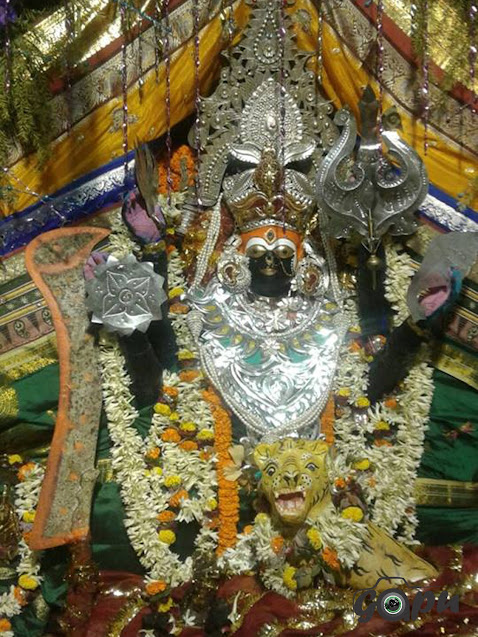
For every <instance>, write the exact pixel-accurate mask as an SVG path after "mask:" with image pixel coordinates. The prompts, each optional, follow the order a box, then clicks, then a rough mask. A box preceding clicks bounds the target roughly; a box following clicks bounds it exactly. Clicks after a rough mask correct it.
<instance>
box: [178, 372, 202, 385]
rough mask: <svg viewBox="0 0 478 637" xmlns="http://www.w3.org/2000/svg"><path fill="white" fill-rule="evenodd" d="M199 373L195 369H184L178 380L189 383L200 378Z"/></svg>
mask: <svg viewBox="0 0 478 637" xmlns="http://www.w3.org/2000/svg"><path fill="white" fill-rule="evenodd" d="M200 373H201V372H199V371H198V370H197V369H186V370H184V371H182V372H179V378H180V380H182V381H183V383H191V382H192V381H193V380H196V378H198V377H199V376H200Z"/></svg>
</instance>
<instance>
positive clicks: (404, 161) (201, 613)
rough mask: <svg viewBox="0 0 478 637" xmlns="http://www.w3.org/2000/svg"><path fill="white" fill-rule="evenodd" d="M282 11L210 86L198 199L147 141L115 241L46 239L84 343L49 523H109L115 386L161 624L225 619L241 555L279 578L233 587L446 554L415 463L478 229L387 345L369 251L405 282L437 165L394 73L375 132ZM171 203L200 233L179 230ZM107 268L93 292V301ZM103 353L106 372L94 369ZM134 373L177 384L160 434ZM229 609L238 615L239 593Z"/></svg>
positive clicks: (46, 272) (337, 575)
mask: <svg viewBox="0 0 478 637" xmlns="http://www.w3.org/2000/svg"><path fill="white" fill-rule="evenodd" d="M279 22H280V16H279V15H278V11H277V6H276V3H274V2H271V1H269V0H257V2H255V3H254V9H253V12H252V16H251V19H250V23H249V26H248V28H247V29H246V32H245V34H244V37H243V39H242V40H241V42H240V43H239V44H238V45H237V46H236V47H234V49H233V50H232V52H231V54H230V56H229V66H228V68H225V69H223V71H222V72H221V80H220V83H219V86H218V87H217V89H216V91H215V92H214V94H213V95H212V96H211V97H210V98H207V99H204V100H203V101H202V107H201V114H200V122H201V127H200V129H199V131H198V130H195V131H194V132H193V134H192V136H191V137H192V139H191V142H197V144H196V145H197V146H199V147H198V148H197V151H198V152H199V154H200V164H199V171H198V173H197V175H196V187H195V188H194V189H192V190H191V192H190V193H189V194H188V196H187V198H186V201H185V202H182V203H181V206H180V208H181V215H180V220H179V223H177V222H176V220H175V218H174V215H173V213H174V212H175V211H174V210H173V208H172V207H171V206H169V205H168V204H167V203H166V202H163V204H164V205H163V211H161V209H160V208H159V206H158V204H157V201H156V197H155V188H151V180H150V181H148V178H147V177H148V175H151V155H150V154H149V152H148V151H147V149H146V150H145V149H140V150H139V151H138V154H137V165H136V176H137V185H138V189H137V190H135V191H134V192H133V193H131V194H130V196H128V198H127V200H126V202H125V205H124V209H123V221H124V222H125V225H124V226H122V227H121V226H118V225H117V226H116V227H115V228H114V230H113V232H112V233H111V235H110V239H109V241H110V247H109V252H110V255H109V256H108V255H107V252H106V253H105V252H103V253H101V252H93V254H92V255H91V256H89V255H90V252H91V249H92V247H93V246H94V245H95V244H96V243H97V242H98V240H99V239H102V238H104V237H105V235H106V234H107V233H106V232H105V231H103V230H100V229H97V228H90V229H74V230H73V231H72V232H71V231H70V233H69V234H68V237H67V236H66V233H65V232H64V231H58V232H57V234H55V233H52V237H51V241H53V243H52V247H51V249H50V248H49V247H48V246H49V245H50V243H51V241H50V239H48V238H46V239H45V238H44V237H40V238H39V240H36V242H33V244H32V245H31V246H30V247H29V257H28V259H29V264H30V268H31V272H32V274H33V276H36V277H37V278H36V281H37V282H38V284H39V285H43V288H42V289H43V290H44V291H45V289H48V290H49V291H50V292H49V294H50V296H49V298H50V302H51V303H52V304H53V305H55V307H56V310H55V312H56V314H55V318H56V321H57V328H58V330H59V334H61V338H60V339H59V340H60V342H61V343H62V344H63V345H65V344H67V346H66V345H65V346H64V347H63V349H62V355H63V357H64V358H63V361H64V365H63V368H62V373H63V376H62V390H63V393H62V397H61V400H60V410H59V417H58V423H57V431H56V432H55V436H56V438H57V439H56V441H55V440H54V443H53V449H52V453H51V455H50V460H49V465H48V468H47V477H46V479H45V483H44V487H43V490H42V494H41V496H40V505H39V514H38V515H37V517H36V519H35V523H34V527H33V531H32V533H31V541H32V545H33V546H34V548H48V547H50V546H55V545H56V544H61V543H66V542H71V541H76V540H78V539H84V538H85V537H87V530H88V520H89V506H90V502H91V492H92V489H93V485H94V480H95V477H96V474H95V470H94V449H95V443H94V438H95V436H96V435H97V428H96V429H95V425H94V423H97V422H99V415H100V410H101V403H102V399H103V402H104V409H105V413H106V420H107V421H108V432H109V436H110V439H111V443H112V450H111V457H112V459H113V460H112V462H113V467H114V469H115V472H116V476H117V480H118V482H119V483H120V488H121V495H122V501H123V505H124V508H125V516H126V523H125V526H126V528H127V530H128V535H129V539H130V541H131V544H132V546H133V548H134V550H135V551H136V553H137V555H138V557H139V559H140V561H141V564H142V567H143V568H144V569H145V571H146V576H145V577H146V580H145V581H146V585H145V595H146V599H148V600H149V601H151V600H152V603H154V604H155V605H156V610H155V611H154V613H153V615H154V616H155V618H156V619H155V620H157V621H158V622H159V623H158V625H159V624H161V622H162V624H161V625H163V624H164V621H163V619H164V618H163V619H161V617H160V618H159V619H158V617H157V615H158V612H159V615H161V616H163V615H164V614H167V613H168V612H169V610H170V609H171V607H172V606H174V604H177V606H178V608H179V607H181V609H180V612H179V611H178V613H176V615H175V617H176V618H177V617H180V618H182V619H180V620H179V622H181V621H183V620H184V617H186V616H188V617H189V613H190V612H193V614H194V616H195V617H196V621H197V622H198V624H200V625H204V624H205V623H206V624H207V622H208V621H209V620H210V617H208V613H207V606H208V604H209V603H212V601H211V600H212V599H213V598H215V593H216V590H217V588H218V587H219V583H220V582H222V583H224V580H234V578H237V577H245V578H246V577H252V578H256V581H255V583H254V584H251V583H250V582H249V583H248V584H247V586H248V587H249V588H247V587H246V588H247V590H245V589H244V590H243V589H241V586H242V585H244V586H245V584H244V581H245V580H243V579H241V580H240V582H241V584H240V585H238V584H237V580H235V581H236V584H235V585H234V586H235V587H233V588H231V590H233V592H234V595H236V601H237V599H238V598H239V597H240V596H241V594H244V600H242V601H243V602H244V607H246V606H247V603H248V602H247V600H246V598H247V599H252V597H250V598H249V597H248V595H249V593H251V591H253V593H254V595H258V596H260V595H261V594H263V593H264V591H270V590H272V591H275V592H277V593H279V594H281V595H283V596H284V597H293V596H294V595H296V594H298V592H300V591H301V590H302V591H304V590H305V591H307V590H308V591H309V592H310V591H311V590H312V589H313V588H314V587H316V586H318V583H319V582H322V583H323V582H326V583H327V584H328V585H332V586H335V585H338V586H343V587H344V586H345V587H355V588H363V587H370V586H373V585H374V583H375V581H376V580H377V579H378V578H380V577H381V576H385V577H388V578H390V577H394V576H399V577H403V578H405V579H407V581H409V582H416V581H420V580H424V579H431V578H434V577H435V576H436V575H437V571H436V569H435V568H434V566H433V565H431V564H430V563H428V562H426V561H425V560H423V559H421V558H419V557H417V556H416V555H415V554H414V553H413V552H412V551H411V547H412V546H413V544H414V532H415V527H416V523H417V520H416V517H415V514H414V499H413V493H412V492H411V481H413V480H414V478H415V476H416V469H417V466H418V463H419V461H420V454H421V450H422V447H421V443H422V441H423V436H424V428H425V423H426V418H427V413H428V408H429V405H430V402H431V390H432V387H433V386H432V383H431V380H430V377H431V372H430V368H429V367H428V366H427V363H426V360H425V359H424V354H423V353H420V357H419V358H418V360H416V361H413V360H412V358H411V355H412V354H414V353H416V352H417V351H418V350H419V348H420V345H421V343H422V341H423V340H425V338H426V335H427V334H428V333H430V331H437V330H438V329H439V326H440V321H441V319H442V317H443V316H444V314H445V311H446V310H447V309H449V307H450V306H451V304H452V303H453V301H454V300H455V298H456V296H457V293H458V291H459V287H460V280H461V277H462V276H463V274H464V273H465V272H466V269H467V267H469V266H470V264H471V262H472V260H473V255H474V254H475V253H476V251H475V252H474V250H475V248H472V247H471V244H470V245H469V242H468V240H467V241H466V242H465V243H466V245H463V246H460V248H459V249H457V250H456V253H457V254H459V255H465V257H463V258H462V259H461V261H460V260H458V261H457V260H456V259H455V256H456V254H454V255H453V257H450V254H451V252H450V246H449V245H448V244H449V243H450V242H449V241H448V244H447V245H445V246H444V248H443V249H442V250H441V251H438V253H439V257H437V254H438V253H437V251H435V253H434V255H432V256H433V258H434V261H433V259H432V261H433V262H434V263H435V264H436V263H437V261H438V259H441V266H442V267H441V269H440V268H437V267H435V268H433V267H431V266H430V260H428V262H427V261H426V260H425V263H424V266H425V268H424V273H422V274H419V275H418V276H417V277H416V278H415V280H414V284H413V285H412V286H411V288H410V292H409V301H410V303H409V306H410V310H409V314H410V317H408V318H407V312H405V316H401V320H400V321H398V322H397V328H396V329H395V331H393V332H392V333H391V335H390V337H389V339H388V343H387V346H386V347H385V348H383V345H384V341H385V339H384V337H383V336H382V335H379V332H378V330H376V331H375V332H374V331H373V330H372V329H371V330H369V334H362V335H361V333H360V327H359V307H360V303H361V299H358V292H357V280H356V277H355V275H356V274H357V273H358V274H357V276H358V279H359V281H358V283H359V284H360V286H361V287H362V288H365V292H364V294H365V296H366V297H367V298H368V300H370V298H375V299H376V302H377V303H378V304H379V305H383V303H384V301H383V287H384V276H385V275H384V271H385V255H386V254H388V255H389V256H390V255H391V257H392V261H393V258H395V259H398V257H397V254H398V253H397V250H395V249H394V247H393V242H391V241H390V240H389V238H390V236H397V235H408V234H410V233H411V232H412V231H413V229H414V220H413V213H414V212H415V211H416V210H417V208H418V207H419V206H420V204H421V203H422V202H423V199H424V197H425V195H426V192H427V187H428V181H427V176H426V172H425V169H424V166H423V164H422V162H421V160H420V158H419V157H418V155H417V154H416V153H415V152H414V151H413V150H412V149H411V148H410V147H408V146H407V145H406V144H405V143H404V142H403V141H402V140H401V139H400V137H399V136H398V133H397V132H396V131H395V130H394V128H393V127H392V126H391V122H392V118H390V119H387V117H385V118H384V120H383V123H384V131H383V134H382V137H381V139H379V138H378V135H377V104H376V101H375V100H374V96H373V93H372V92H371V89H366V90H365V92H364V96H363V98H362V101H361V115H362V117H361V119H362V130H361V133H362V135H361V141H360V144H359V146H358V150H357V151H356V152H355V151H354V148H355V146H356V143H357V130H356V123H355V119H354V118H353V116H352V115H351V113H350V112H349V111H348V110H347V109H345V110H341V111H339V112H338V113H336V114H335V116H334V118H333V120H332V119H331V118H330V115H331V112H332V107H331V105H330V104H329V103H327V102H326V101H324V100H323V99H322V98H321V97H320V95H318V92H317V90H316V87H315V82H316V78H315V75H314V73H313V72H312V71H311V70H309V69H308V67H307V62H308V58H309V56H308V55H307V54H306V53H304V52H302V51H299V50H298V49H297V48H296V46H295V45H294V43H293V41H292V38H286V39H285V41H284V42H283V43H281V41H280V40H279V39H278V38H277V32H278V31H279V27H280V24H279ZM286 23H287V19H286ZM282 45H283V46H282ZM339 129H341V130H339ZM198 132H199V139H198V138H197V133H198ZM382 141H383V142H384V144H385V146H386V147H387V149H388V150H389V151H390V152H389V159H387V158H386V156H385V154H384V152H383V151H382V147H381V145H382ZM163 213H164V216H163ZM167 224H169V225H170V228H169V231H170V234H169V236H172V235H174V234H176V239H177V240H176V242H175V243H174V244H173V243H172V242H170V244H169V249H168V250H165V249H164V248H165V242H164V238H165V236H166V238H167V237H168V234H167V233H165V227H166V225H167ZM126 227H127V228H128V230H129V231H130V232H129V234H128V233H127V231H126ZM198 229H201V232H202V233H203V235H204V236H203V240H202V244H201V246H200V247H199V249H196V247H195V246H194V245H193V244H194V242H193V241H192V239H191V237H192V236H193V235H194V234H195V233H196V234H197V233H198ZM53 235H54V236H53ZM386 235H388V238H387V237H386ZM452 239H453V237H452ZM455 239H456V240H455V242H454V243H453V245H454V246H455V247H456V246H457V245H458V244H459V243H460V239H459V238H455ZM347 241H349V243H347ZM49 242H50V243H49ZM384 243H385V244H386V250H384V247H383V244H384ZM445 243H446V242H445ZM387 251H388V252H387ZM167 253H169V260H168V259H167ZM355 253H358V254H359V258H360V260H361V262H362V263H361V265H360V264H359V267H358V268H356V267H355V266H351V265H350V264H351V263H353V259H354V254H355ZM181 254H182V256H183V257H185V258H184V260H183V261H181ZM364 254H366V256H365V257H364V256H363V255H364ZM138 255H140V256H139V259H138V258H137V257H138ZM444 255H445V256H444ZM446 255H448V256H446ZM57 258H58V259H61V260H62V263H63V264H64V268H63V269H62V271H61V272H60V269H59V268H57V265H58V264H57V263H56V262H55V259H57ZM446 258H447V259H448V261H446ZM188 259H189V261H190V262H191V261H192V262H193V265H194V267H193V268H192V269H189V270H188V268H185V267H184V263H185V262H186V261H187V260H188ZM444 259H445V260H444ZM52 260H53V261H52ZM85 261H86V265H85V266H84V262H85ZM427 264H428V265H427ZM452 265H453V267H452ZM65 269H66V271H67V274H65ZM430 272H433V277H432V276H430ZM35 273H36V274H35ZM83 274H84V277H85V279H86V284H85V282H84V281H83ZM60 275H61V276H60ZM61 277H63V278H61ZM60 279H61V280H60ZM166 284H167V285H166ZM85 291H86V295H87V299H86V304H87V308H88V310H89V315H88V314H87V312H86V310H85V311H83V312H81V311H79V310H78V307H77V305H75V303H76V301H77V300H78V297H79V296H80V295H81V294H82V293H83V292H85ZM66 292H67V293H66ZM73 292H74V293H73ZM166 292H167V293H168V296H169V315H168V317H166V313H167V312H168V303H165V300H166ZM362 296H363V295H362ZM357 299H358V300H357ZM362 300H363V298H362ZM362 305H363V304H362ZM402 306H403V301H402ZM402 315H403V311H402ZM90 318H91V319H92V321H93V323H94V324H99V325H100V326H101V328H100V338H99V344H98V343H96V344H95V342H94V339H93V337H92V335H91V330H90V327H89V325H88V321H89V319H90ZM404 318H405V319H406V320H403V319H404ZM111 334H113V335H117V337H118V338H117V340H116V341H115V336H112V335H111ZM176 354H177V356H176ZM374 357H375V358H374ZM99 369H101V376H102V383H103V385H102V389H103V391H102V394H103V395H101V391H100V388H99V386H98V385H96V384H95V383H94V382H90V381H92V380H94V379H97V378H98V371H99ZM131 390H132V391H131ZM134 395H135V396H136V398H137V399H138V401H139V403H140V404H143V405H150V406H151V405H152V404H153V403H154V415H153V417H152V421H151V425H150V428H149V429H148V431H146V432H144V438H143V437H141V436H140V435H139V434H138V432H137V431H136V429H135V428H134V426H133V423H134V422H135V418H136V417H137V415H138V414H137V412H136V411H135V409H134V408H133V407H132V402H133V398H134ZM75 476H76V478H75ZM68 501H74V502H75V503H76V504H75V506H74V507H67V506H66V504H65V503H67V502H68ZM185 527H186V529H185ZM183 537H185V538H186V540H182V538H183ZM191 538H192V539H191ZM251 574H252V575H251ZM191 582H193V584H194V586H193V587H192V588H190V589H188V590H189V592H188V593H186V594H185V595H184V596H183V597H180V596H179V593H178V594H177V597H175V593H177V592H178V590H179V589H180V587H181V586H183V585H190V584H191ZM251 587H252V588H251ZM257 587H259V588H257ZM181 590H182V589H181ZM334 590H335V589H334ZM258 591H262V592H258ZM181 594H182V593H181ZM322 594H324V595H325V594H330V592H329V593H324V592H323V591H322ZM148 596H149V597H148ZM216 601H217V600H216ZM158 603H159V606H158ZM337 603H338V602H337ZM158 609H159V611H158ZM229 610H230V611H231V612H230V614H229V621H231V622H233V623H234V621H238V617H239V616H240V615H241V611H238V609H237V604H236V608H235V610H234V611H232V610H231V607H229ZM184 622H185V624H186V620H184ZM210 634H214V631H212V632H211V633H210ZM250 634H252V633H250Z"/></svg>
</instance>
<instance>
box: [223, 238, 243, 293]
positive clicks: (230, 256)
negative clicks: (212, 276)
mask: <svg viewBox="0 0 478 637" xmlns="http://www.w3.org/2000/svg"><path fill="white" fill-rule="evenodd" d="M240 243H241V240H240V239H239V237H232V238H231V239H230V240H229V241H228V242H227V244H226V246H225V247H224V250H223V253H222V255H221V257H220V258H219V260H218V262H217V278H218V279H219V281H220V282H221V283H222V285H223V286H224V287H225V288H226V289H227V290H229V291H230V292H235V293H238V292H243V291H244V290H247V289H248V288H249V286H250V285H251V271H250V269H249V259H248V258H247V257H246V256H245V255H243V254H241V253H240V252H239V251H238V249H237V248H238V245H240Z"/></svg>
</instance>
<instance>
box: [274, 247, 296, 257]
mask: <svg viewBox="0 0 478 637" xmlns="http://www.w3.org/2000/svg"><path fill="white" fill-rule="evenodd" d="M274 254H275V255H276V257H278V258H279V259H290V258H291V257H293V256H294V250H293V248H291V247H290V246H278V247H277V248H276V249H275V250H274Z"/></svg>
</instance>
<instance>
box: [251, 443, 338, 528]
mask: <svg viewBox="0 0 478 637" xmlns="http://www.w3.org/2000/svg"><path fill="white" fill-rule="evenodd" d="M328 449H329V446H328V445H327V444H326V443H325V442H322V441H320V440H297V439H292V438H286V439H284V440H279V441H277V442H274V443H272V444H265V443H263V444H260V445H258V446H257V447H256V449H255V451H254V461H255V463H256V465H257V466H258V467H259V469H260V470H261V472H262V477H261V481H260V484H259V489H260V491H261V492H262V493H263V495H264V496H265V498H266V499H267V500H268V502H269V504H270V506H271V512H272V515H273V517H276V518H278V519H279V521H280V522H282V523H283V524H287V525H300V524H302V523H303V522H304V521H305V519H306V518H307V516H308V514H309V512H310V510H311V509H312V508H313V507H314V506H316V505H317V504H319V503H320V502H321V501H322V500H323V499H324V497H325V496H326V495H327V494H328V476H327V470H326V464H325V461H326V456H327V452H328Z"/></svg>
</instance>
